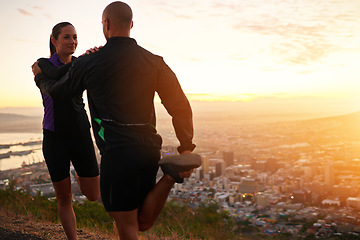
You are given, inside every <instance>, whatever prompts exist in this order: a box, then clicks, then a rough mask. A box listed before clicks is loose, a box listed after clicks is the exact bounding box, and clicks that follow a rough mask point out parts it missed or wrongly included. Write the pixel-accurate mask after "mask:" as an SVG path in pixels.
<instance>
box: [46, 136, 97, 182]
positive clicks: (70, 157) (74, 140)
mask: <svg viewBox="0 0 360 240" xmlns="http://www.w3.org/2000/svg"><path fill="white" fill-rule="evenodd" d="M43 134H44V137H43V154H44V158H45V162H46V165H47V167H48V169H49V173H50V177H51V181H53V182H59V181H61V180H64V179H65V178H67V177H69V176H70V161H71V162H72V164H73V166H74V168H75V171H76V172H77V175H78V176H79V177H96V176H98V175H99V166H98V163H97V160H96V155H95V150H94V144H93V142H92V139H91V135H90V131H89V132H88V133H86V134H84V135H71V136H70V135H59V134H56V133H55V132H52V131H49V130H46V129H44V130H43Z"/></svg>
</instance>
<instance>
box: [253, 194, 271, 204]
mask: <svg viewBox="0 0 360 240" xmlns="http://www.w3.org/2000/svg"><path fill="white" fill-rule="evenodd" d="M254 197H255V203H256V205H257V206H259V207H267V206H269V205H270V201H269V195H268V194H264V193H261V192H259V193H257V194H256V195H255V196H254Z"/></svg>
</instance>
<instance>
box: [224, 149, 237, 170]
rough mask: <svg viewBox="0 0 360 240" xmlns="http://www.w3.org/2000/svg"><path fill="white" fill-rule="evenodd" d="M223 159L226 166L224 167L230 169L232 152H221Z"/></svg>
mask: <svg viewBox="0 0 360 240" xmlns="http://www.w3.org/2000/svg"><path fill="white" fill-rule="evenodd" d="M223 159H224V162H225V164H226V167H230V166H232V165H234V152H232V151H224V152H223Z"/></svg>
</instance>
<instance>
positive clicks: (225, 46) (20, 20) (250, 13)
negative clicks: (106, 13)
mask: <svg viewBox="0 0 360 240" xmlns="http://www.w3.org/2000/svg"><path fill="white" fill-rule="evenodd" d="M110 2H111V1H100V0H87V1H82V0H77V1H70V0H62V1H53V0H32V1H25V0H14V1H2V2H1V3H0V21H1V35H2V36H1V39H0V50H1V58H0V63H1V64H0V66H1V69H0V108H3V107H21V106H24V107H37V106H41V97H40V94H39V90H38V89H37V88H36V86H35V84H34V82H33V76H32V72H31V68H30V66H31V64H32V63H33V62H34V61H35V60H36V59H37V58H38V57H47V56H48V55H49V50H48V49H49V48H48V42H49V35H50V32H51V29H52V27H53V26H54V25H55V24H56V23H58V22H61V21H69V22H71V23H72V24H73V25H74V26H75V28H76V30H77V33H78V39H79V45H78V48H77V51H76V53H75V56H78V55H80V54H82V53H83V52H84V51H85V50H86V49H88V48H90V47H94V46H99V45H103V44H105V43H106V41H105V38H104V37H103V34H102V28H101V14H102V11H103V9H104V7H105V6H106V5H108V4H109V3H110ZM125 2H126V3H128V4H129V5H130V6H131V7H132V9H133V13H134V28H133V30H132V32H131V36H132V37H133V38H135V39H136V40H137V42H138V44H139V45H141V46H143V47H145V48H146V49H148V50H149V51H151V52H153V53H155V54H159V55H161V56H163V57H164V59H165V61H166V62H167V63H168V65H169V66H170V67H171V68H172V69H173V70H174V72H175V73H176V75H177V76H178V79H179V81H180V83H181V85H182V87H183V89H184V91H185V93H186V94H187V95H188V97H189V98H190V100H207V101H216V100H221V101H239V100H240V101H252V100H254V99H259V98H268V97H277V98H281V99H292V98H307V97H308V98H314V97H316V98H318V99H332V100H334V99H338V100H339V102H344V104H346V105H347V106H349V104H350V105H353V110H354V111H355V110H356V109H358V110H359V109H360V107H358V106H359V104H360V97H359V89H360V81H359V77H360V67H359V65H360V1H359V0H332V1H326V0H211V1H210V0H196V1H194V0H182V1H170V0H168V1H165V0H146V1H145V0H132V1H125ZM315 104H316V103H315Z"/></svg>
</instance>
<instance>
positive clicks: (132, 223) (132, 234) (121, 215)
mask: <svg viewBox="0 0 360 240" xmlns="http://www.w3.org/2000/svg"><path fill="white" fill-rule="evenodd" d="M108 213H109V215H110V216H111V217H112V218H113V219H114V221H115V224H116V228H117V230H118V233H119V237H120V239H121V240H138V239H139V233H138V232H139V226H138V220H137V216H138V210H137V209H135V210H132V211H126V212H120V211H114V212H108Z"/></svg>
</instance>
